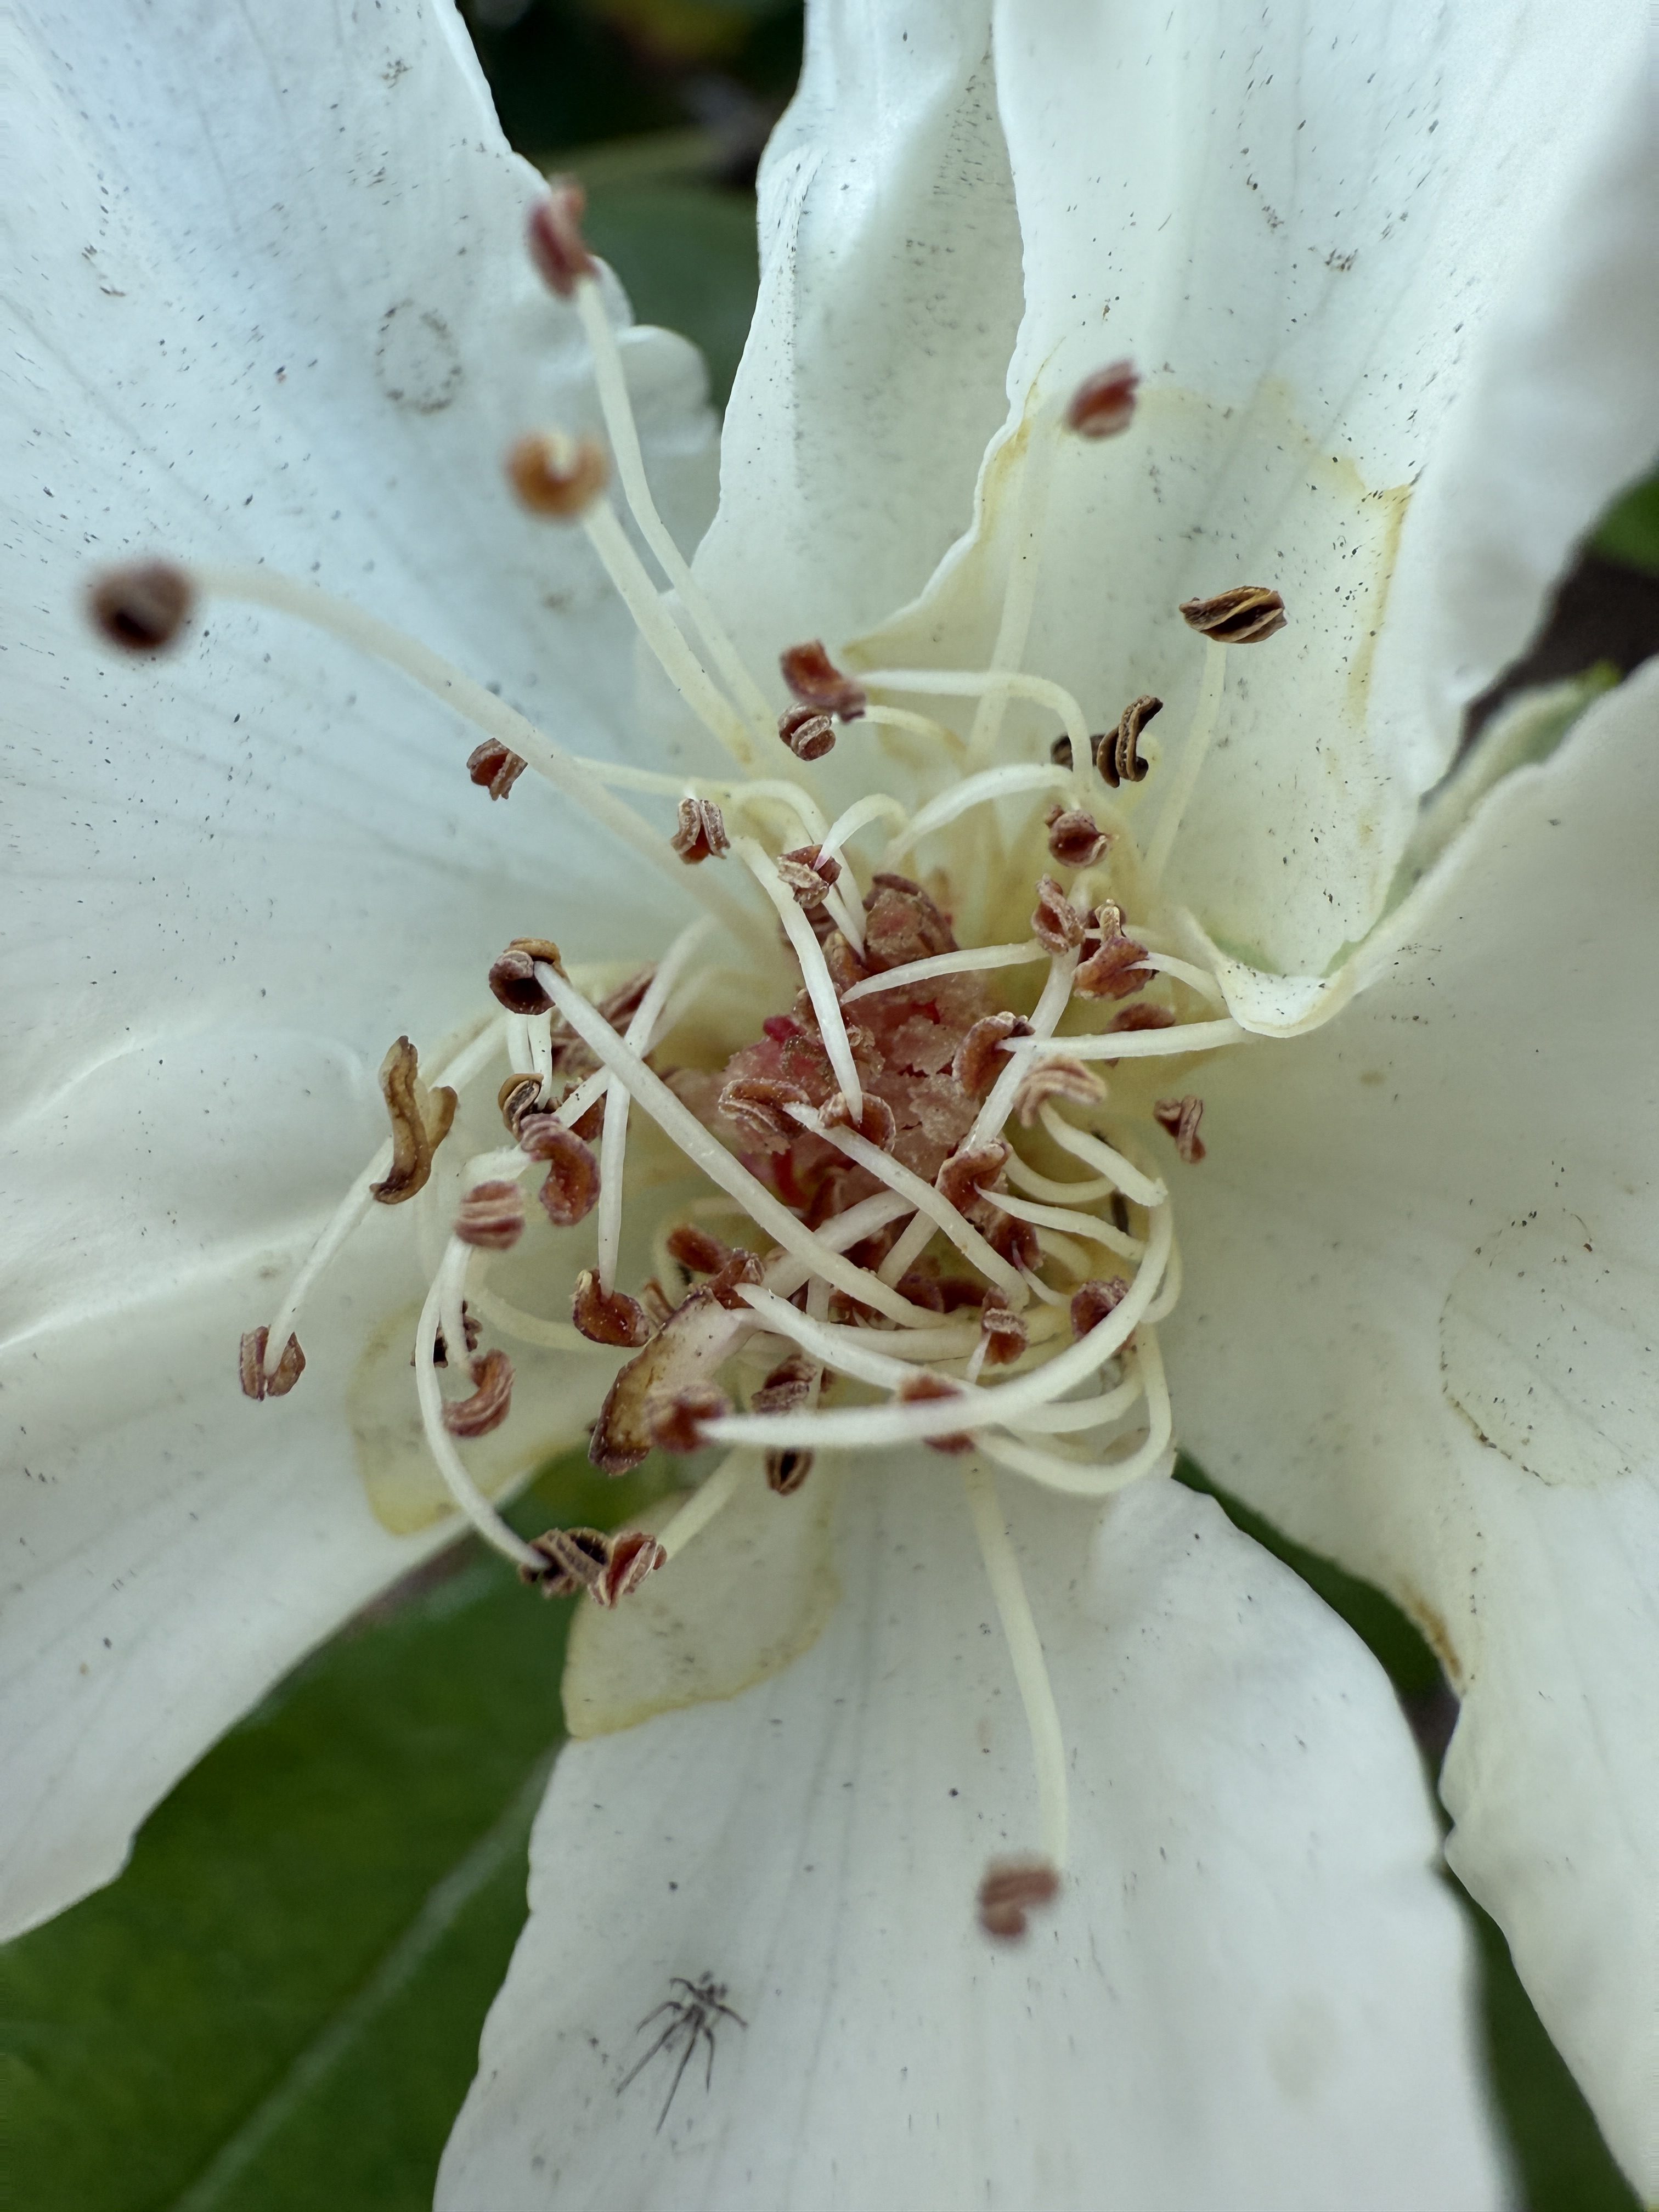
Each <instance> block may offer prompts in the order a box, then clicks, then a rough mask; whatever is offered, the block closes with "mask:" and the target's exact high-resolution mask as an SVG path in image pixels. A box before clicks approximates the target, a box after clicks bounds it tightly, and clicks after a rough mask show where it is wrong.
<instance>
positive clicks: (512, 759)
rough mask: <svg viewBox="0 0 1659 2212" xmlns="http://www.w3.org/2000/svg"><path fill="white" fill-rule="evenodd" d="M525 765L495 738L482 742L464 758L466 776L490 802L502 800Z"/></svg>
mask: <svg viewBox="0 0 1659 2212" xmlns="http://www.w3.org/2000/svg"><path fill="white" fill-rule="evenodd" d="M529 765H530V763H529V762H528V761H526V760H525V759H523V758H522V757H520V755H519V754H518V753H515V752H513V750H511V748H510V747H508V746H507V745H504V744H502V743H501V739H500V738H485V739H484V741H483V744H481V745H474V746H473V748H472V750H471V752H470V753H469V754H468V755H467V757H466V772H467V774H468V775H469V776H470V777H471V780H472V781H473V782H474V783H476V784H477V786H478V787H479V788H480V789H481V790H483V791H487V792H488V793H489V795H490V797H491V798H492V799H505V798H506V797H507V793H508V792H509V791H511V790H512V788H513V785H514V784H515V783H516V782H517V781H518V780H519V778H520V776H521V775H523V774H524V772H525V770H526V768H528V767H529Z"/></svg>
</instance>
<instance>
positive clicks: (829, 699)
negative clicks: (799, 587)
mask: <svg viewBox="0 0 1659 2212" xmlns="http://www.w3.org/2000/svg"><path fill="white" fill-rule="evenodd" d="M778 666H779V667H780V668H781V671H783V680H784V682H785V683H786V684H787V685H788V686H789V689H790V690H792V691H793V693H794V695H795V696H796V698H797V699H799V702H800V703H801V705H802V706H803V707H811V708H814V709H815V710H816V711H817V713H818V714H833V715H834V716H835V718H836V720H837V721H840V722H855V721H857V720H858V718H859V716H860V714H863V712H864V710H865V708H866V705H867V704H868V701H867V698H866V690H867V687H866V685H864V684H855V683H854V681H853V678H851V677H850V676H845V675H843V674H842V671H841V670H840V669H839V668H837V667H836V664H835V662H834V661H833V660H831V659H830V658H829V654H828V653H826V652H825V651H824V649H823V641H821V640H820V639H818V638H813V639H812V640H811V642H810V643H808V644H805V645H792V646H788V647H785V649H784V651H783V652H782V653H780V654H779V656H778Z"/></svg>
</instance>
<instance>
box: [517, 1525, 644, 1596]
mask: <svg viewBox="0 0 1659 2212" xmlns="http://www.w3.org/2000/svg"><path fill="white" fill-rule="evenodd" d="M531 1549H532V1551H536V1552H539V1553H541V1554H542V1556H543V1558H544V1559H545V1560H546V1561H547V1565H546V1566H545V1567H544V1568H541V1569H539V1570H538V1569H537V1568H535V1567H520V1570H519V1573H520V1577H521V1578H522V1579H523V1580H524V1581H525V1582H527V1583H532V1584H533V1585H534V1586H535V1587H536V1588H537V1589H539V1590H540V1591H541V1594H542V1595H543V1596H544V1597H574V1596H575V1595H576V1594H577V1592H578V1591H579V1590H586V1592H587V1594H588V1595H589V1596H590V1597H591V1598H592V1600H593V1601H594V1603H595V1604H596V1605H601V1606H603V1607H605V1609H606V1611H607V1612H608V1611H609V1610H610V1608H611V1607H612V1606H613V1605H616V1604H617V1603H618V1602H619V1601H620V1600H622V1599H623V1598H625V1597H627V1596H629V1595H630V1594H631V1593H632V1592H633V1591H635V1590H636V1589H638V1588H639V1586H640V1584H641V1583H642V1582H643V1581H644V1580H645V1578H646V1577H647V1575H649V1574H653V1573H654V1572H655V1571H656V1570H657V1569H658V1568H659V1567H660V1566H665V1565H666V1564H667V1560H668V1554H667V1553H666V1552H665V1551H664V1549H663V1547H662V1546H661V1545H660V1544H659V1542H658V1541H657V1540H656V1538H655V1537H654V1536H653V1535H652V1534H650V1533H649V1531H648V1530H647V1529H644V1528H617V1529H614V1530H612V1531H611V1532H610V1533H609V1534H607V1533H606V1532H605V1530H604V1529H602V1528H550V1529H549V1530H548V1531H547V1533H546V1534H545V1535H542V1536H535V1537H532V1540H531Z"/></svg>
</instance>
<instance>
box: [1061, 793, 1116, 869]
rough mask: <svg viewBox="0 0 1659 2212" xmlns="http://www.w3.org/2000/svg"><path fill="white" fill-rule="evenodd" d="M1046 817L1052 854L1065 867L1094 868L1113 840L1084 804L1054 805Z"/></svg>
mask: <svg viewBox="0 0 1659 2212" xmlns="http://www.w3.org/2000/svg"><path fill="white" fill-rule="evenodd" d="M1045 819H1046V820H1047V823H1048V857H1049V859H1050V860H1054V862H1055V863H1056V864H1057V865H1058V866H1060V867H1062V868H1092V867H1093V866H1094V865H1095V863H1096V862H1097V860H1099V859H1100V858H1101V857H1102V855H1103V854H1104V852H1105V850H1106V848H1107V847H1108V845H1109V844H1110V843H1111V842H1112V841H1111V839H1110V838H1109V836H1107V835H1106V832H1105V831H1104V830H1103V829H1102V828H1101V826H1100V824H1099V823H1097V821H1096V820H1095V817H1094V816H1093V815H1092V814H1088V813H1085V811H1084V810H1083V808H1082V807H1080V806H1070V807H1060V806H1059V805H1054V806H1051V807H1050V808H1049V809H1048V814H1047V816H1046V817H1045Z"/></svg>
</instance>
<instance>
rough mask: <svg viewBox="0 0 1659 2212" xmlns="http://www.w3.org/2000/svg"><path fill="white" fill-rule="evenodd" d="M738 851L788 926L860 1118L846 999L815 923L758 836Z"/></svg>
mask: <svg viewBox="0 0 1659 2212" xmlns="http://www.w3.org/2000/svg"><path fill="white" fill-rule="evenodd" d="M736 850H737V854H738V858H739V859H740V860H744V862H746V863H747V865H748V866H749V868H750V871H751V872H752V873H753V875H754V878H755V880H756V881H757V883H758V884H759V885H760V887H761V889H762V890H763V891H764V892H765V893H766V896H768V898H769V899H770V900H771V902H772V904H773V906H774V908H775V909H776V912H777V916H778V919H779V921H781V923H782V924H783V927H784V933H785V935H786V936H787V938H788V939H789V945H790V949H791V951H793V953H794V956H795V958H796V959H797V961H798V962H799V963H800V973H801V981H803V982H804V983H805V986H806V992H807V996H808V997H809V998H810V999H811V1001H812V1012H814V1013H815V1014H816V1015H817V1020H818V1029H819V1031H820V1033H821V1034H822V1036H823V1048H824V1050H825V1052H827V1053H828V1054H829V1065H830V1066H831V1067H832V1068H833V1069H834V1070H835V1074H836V1082H837V1083H838V1084H839V1085H841V1088H842V1094H843V1096H844V1097H846V1099H847V1103H848V1105H849V1106H850V1107H851V1109H852V1110H853V1114H854V1118H857V1117H858V1116H860V1115H862V1114H863V1112H864V1087H863V1085H862V1084H861V1083H860V1080H859V1072H858V1067H857V1065H856V1064H855V1062H854V1059H853V1047H852V1043H851V1042H850V1040H849V1039H848V1034H847V1023H846V1019H845V1018H844V1017H843V1015H842V1011H841V1000H840V997H839V995H838V994H837V993H836V986H835V981H834V979H833V978H832V977H831V975H830V973H829V968H828V967H827V966H826V964H825V963H824V957H823V947H822V946H821V945H819V943H818V940H817V938H816V937H815V936H814V934H813V933H812V925H811V922H810V921H808V920H807V919H806V916H805V915H804V914H803V913H802V912H801V910H800V908H799V906H798V905H797V904H796V902H795V901H794V899H793V897H792V896H790V893H789V890H788V888H787V885H786V884H784V883H783V882H782V880H781V878H780V877H779V873H778V865H777V863H776V862H775V860H772V859H771V858H770V856H769V854H767V853H765V852H764V851H763V849H762V848H761V847H760V846H758V845H757V844H756V842H755V841H754V839H753V838H752V837H739V838H738V841H737V846H736Z"/></svg>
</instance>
